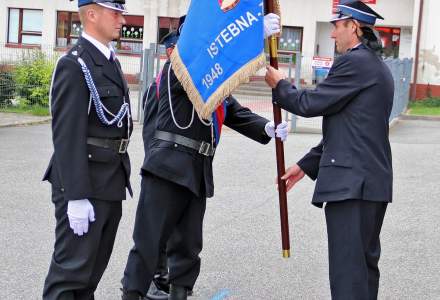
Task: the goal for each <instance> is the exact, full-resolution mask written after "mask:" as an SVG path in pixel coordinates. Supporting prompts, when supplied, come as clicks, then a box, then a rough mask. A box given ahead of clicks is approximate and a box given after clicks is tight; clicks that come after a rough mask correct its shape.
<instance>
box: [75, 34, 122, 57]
mask: <svg viewBox="0 0 440 300" xmlns="http://www.w3.org/2000/svg"><path fill="white" fill-rule="evenodd" d="M81 36H82V37H83V38H85V39H86V40H88V41H89V42H90V43H92V44H93V46H95V47H96V48H98V50H99V51H100V52H101V53H102V54H104V56H105V57H106V58H107V59H108V60H110V57H111V56H112V52H113V55H114V53H115V49H114V48H113V46H112V44H111V43H109V44H108V45H107V46H106V45H104V44H103V43H101V42H100V41H98V40H97V39H95V38H94V37H92V36H90V35H88V34H87V33H86V32H85V31H83V32H82V34H81Z"/></svg>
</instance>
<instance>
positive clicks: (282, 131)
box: [264, 121, 289, 142]
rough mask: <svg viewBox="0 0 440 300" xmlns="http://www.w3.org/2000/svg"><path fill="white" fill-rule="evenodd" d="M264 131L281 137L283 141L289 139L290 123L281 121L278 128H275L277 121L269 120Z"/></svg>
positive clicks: (272, 136) (272, 135)
mask: <svg viewBox="0 0 440 300" xmlns="http://www.w3.org/2000/svg"><path fill="white" fill-rule="evenodd" d="M264 131H266V134H267V135H268V136H270V137H271V138H275V134H276V137H278V138H280V139H281V140H282V141H283V142H284V141H285V140H287V136H288V135H289V125H288V124H287V122H286V121H283V122H281V123H280V124H279V125H278V126H277V128H276V129H275V123H274V122H273V121H270V122H267V124H266V126H264Z"/></svg>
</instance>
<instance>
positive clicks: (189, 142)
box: [154, 130, 215, 156]
mask: <svg viewBox="0 0 440 300" xmlns="http://www.w3.org/2000/svg"><path fill="white" fill-rule="evenodd" d="M154 137H155V138H157V139H159V140H163V141H167V142H172V143H176V144H179V145H182V146H185V147H188V148H191V149H194V150H196V151H197V152H198V153H199V154H202V155H205V156H214V153H215V148H214V147H213V146H212V145H211V144H210V143H207V142H205V141H196V140H193V139H190V138H187V137H186V136H183V135H179V134H175V133H171V132H167V131H161V130H156V133H155V134H154Z"/></svg>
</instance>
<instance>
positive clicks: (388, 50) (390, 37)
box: [375, 27, 400, 58]
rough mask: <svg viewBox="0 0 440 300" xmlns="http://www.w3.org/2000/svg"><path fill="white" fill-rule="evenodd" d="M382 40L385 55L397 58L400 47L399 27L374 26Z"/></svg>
mask: <svg viewBox="0 0 440 300" xmlns="http://www.w3.org/2000/svg"><path fill="white" fill-rule="evenodd" d="M375 29H376V30H377V31H378V32H379V35H380V39H381V40H382V46H383V54H384V56H385V57H392V58H398V57H399V47H400V28H392V27H375Z"/></svg>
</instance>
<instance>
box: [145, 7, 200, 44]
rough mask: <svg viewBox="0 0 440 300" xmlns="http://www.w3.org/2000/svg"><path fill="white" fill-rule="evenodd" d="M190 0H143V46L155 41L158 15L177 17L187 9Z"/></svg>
mask: <svg viewBox="0 0 440 300" xmlns="http://www.w3.org/2000/svg"><path fill="white" fill-rule="evenodd" d="M190 2H191V1H190V0H161V1H155V0H153V1H150V0H145V1H144V5H143V7H144V16H145V17H144V24H145V26H144V28H145V33H144V46H146V47H149V45H150V43H157V25H158V24H157V22H158V17H173V18H178V17H180V16H182V15H185V14H186V13H187V11H188V8H189V4H190Z"/></svg>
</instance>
